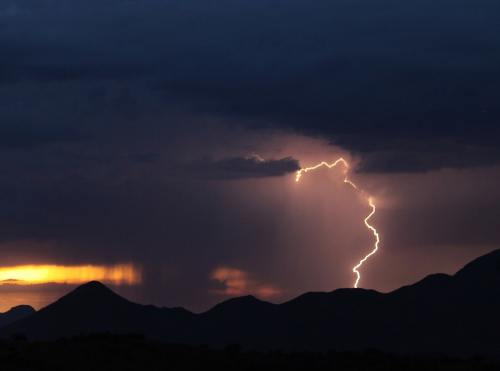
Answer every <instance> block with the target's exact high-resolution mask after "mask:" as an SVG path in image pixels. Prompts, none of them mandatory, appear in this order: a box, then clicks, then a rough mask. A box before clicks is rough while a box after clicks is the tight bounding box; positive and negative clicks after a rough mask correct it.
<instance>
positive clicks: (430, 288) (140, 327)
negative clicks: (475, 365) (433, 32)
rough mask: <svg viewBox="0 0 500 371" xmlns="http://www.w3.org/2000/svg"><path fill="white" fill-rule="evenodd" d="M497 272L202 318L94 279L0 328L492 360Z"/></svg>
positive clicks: (483, 263)
mask: <svg viewBox="0 0 500 371" xmlns="http://www.w3.org/2000/svg"><path fill="white" fill-rule="evenodd" d="M498 267H500V250H496V251H494V252H492V253H490V254H486V255H484V256H482V257H479V258H478V259H475V260H474V261H472V262H470V263H469V264H467V265H465V266H464V268H462V269H460V270H459V271H458V272H457V273H456V274H454V275H451V276H450V275H445V274H433V275H429V276H427V277H425V278H423V279H422V280H420V281H418V282H416V283H414V284H412V285H408V286H404V287H401V288H399V289H397V290H394V291H392V292H390V293H380V292H377V291H375V290H366V289H338V290H335V291H332V292H311V293H305V294H303V295H300V296H298V297H296V298H294V299H292V300H289V301H287V302H284V303H281V304H272V303H268V302H266V301H262V300H259V299H257V298H255V297H253V296H244V297H239V298H232V299H229V300H226V301H224V302H222V303H219V304H217V305H215V306H214V307H212V308H211V309H209V310H207V311H206V312H203V313H200V314H195V313H192V312H189V311H188V310H185V309H183V308H158V307H155V306H151V305H141V304H137V303H133V302H131V301H128V300H127V299H125V298H122V297H121V296H119V295H118V294H116V293H114V292H113V291H112V290H110V289H109V288H107V287H106V286H105V285H103V284H101V283H99V282H89V283H87V284H85V285H82V286H80V287H78V288H77V289H75V290H74V291H72V292H71V293H69V294H68V295H66V296H64V297H62V298H61V299H59V300H57V301H56V302H54V303H52V304H51V305H49V306H47V307H45V308H43V309H41V310H40V311H38V312H36V313H34V314H32V315H30V316H28V317H26V318H23V319H20V320H19V321H16V322H14V323H11V324H9V325H7V326H6V327H4V328H2V329H0V335H1V336H9V334H13V333H24V334H26V335H27V336H28V337H29V338H33V339H53V338H58V337H65V336H74V335H79V334H85V333H96V332H111V333H141V334H144V335H146V336H149V337H152V338H159V339H163V340H167V341H169V342H179V343H186V344H197V345H199V344H208V345H215V346H218V345H227V344H232V343H239V344H242V345H245V346H249V347H254V348H286V349H306V350H327V349H336V350H356V349H366V348H378V349H381V350H387V351H395V352H443V353H446V354H448V353H450V354H461V355H462V354H464V353H467V354H469V353H471V354H476V353H488V354H490V353H496V354H498V355H500V346H499V342H498V340H497V333H498V330H500V320H499V319H497V313H500V295H499V293H500V270H499V269H498Z"/></svg>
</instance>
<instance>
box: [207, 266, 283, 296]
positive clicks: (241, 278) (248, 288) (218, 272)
mask: <svg viewBox="0 0 500 371" xmlns="http://www.w3.org/2000/svg"><path fill="white" fill-rule="evenodd" d="M210 278H211V279H212V280H214V281H217V282H219V283H220V284H222V286H223V287H222V288H219V289H216V290H214V291H213V292H214V293H215V294H218V295H221V296H231V297H232V296H242V295H255V296H258V297H260V298H263V299H270V298H275V297H279V296H281V295H283V291H282V290H281V289H279V288H277V287H275V286H273V285H270V284H265V283H262V282H259V281H257V280H255V279H252V277H251V276H250V274H248V273H247V272H245V271H243V270H240V269H236V268H230V267H219V268H217V269H215V270H214V271H213V272H212V274H211V276H210Z"/></svg>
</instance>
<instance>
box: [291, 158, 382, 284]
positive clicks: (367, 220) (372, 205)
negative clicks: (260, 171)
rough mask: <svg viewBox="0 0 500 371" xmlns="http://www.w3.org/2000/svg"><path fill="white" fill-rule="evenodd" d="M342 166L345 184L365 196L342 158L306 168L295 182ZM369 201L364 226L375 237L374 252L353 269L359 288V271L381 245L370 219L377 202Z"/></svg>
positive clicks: (300, 172)
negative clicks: (351, 178) (323, 168)
mask: <svg viewBox="0 0 500 371" xmlns="http://www.w3.org/2000/svg"><path fill="white" fill-rule="evenodd" d="M338 165H342V166H343V167H344V183H345V184H347V185H348V186H350V187H351V188H353V189H354V190H355V191H356V192H358V193H360V194H362V195H365V192H364V191H363V190H361V189H359V188H358V186H357V185H356V184H355V183H354V182H352V181H351V180H350V179H349V163H348V162H347V161H346V160H345V159H344V158H342V157H340V158H339V159H337V160H336V161H335V162H332V163H328V162H325V161H322V162H320V163H319V164H316V165H314V166H311V167H305V168H302V169H300V170H298V171H297V173H296V176H295V181H296V182H297V183H298V182H299V181H300V179H301V178H302V177H303V176H304V174H307V173H308V172H310V171H314V170H317V169H319V168H321V167H327V168H328V169H333V168H334V167H336V166H338ZM367 201H368V206H370V209H371V211H370V213H369V214H368V216H367V217H366V218H365V219H364V224H365V226H366V228H367V229H368V230H369V231H370V232H371V233H372V234H373V237H374V240H375V242H374V244H373V248H372V250H371V251H370V252H369V253H368V254H366V255H365V256H364V257H363V258H362V259H361V260H360V261H359V262H358V264H356V265H355V266H354V267H353V268H352V272H353V273H354V274H355V275H356V279H355V281H354V284H353V287H354V288H358V285H359V281H360V280H361V273H360V271H359V269H360V268H361V267H362V266H363V264H364V263H365V262H366V261H367V260H368V259H369V258H370V257H371V256H372V255H375V254H376V253H377V251H378V250H379V244H380V235H379V233H378V231H377V229H376V228H375V227H374V226H373V225H371V224H370V219H371V218H372V217H373V216H374V215H375V213H376V212H377V207H376V206H375V202H374V201H373V198H372V197H370V196H368V198H367Z"/></svg>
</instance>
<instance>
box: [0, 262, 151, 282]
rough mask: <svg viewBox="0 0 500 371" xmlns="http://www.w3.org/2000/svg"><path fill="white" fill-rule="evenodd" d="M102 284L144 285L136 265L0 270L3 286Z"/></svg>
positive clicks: (37, 266)
mask: <svg viewBox="0 0 500 371" xmlns="http://www.w3.org/2000/svg"><path fill="white" fill-rule="evenodd" d="M88 281H102V282H104V283H109V284H115V285H135V284H138V283H141V281H142V277H141V271H140V269H138V268H137V267H136V266H134V265H133V264H116V265H108V266H106V265H75V266H65V265H18V266H12V267H0V284H19V285H29V284H43V283H62V284H82V283H86V282H88Z"/></svg>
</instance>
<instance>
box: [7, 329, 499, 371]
mask: <svg viewBox="0 0 500 371" xmlns="http://www.w3.org/2000/svg"><path fill="white" fill-rule="evenodd" d="M499 368H500V362H499V361H496V360H492V359H483V358H477V357H476V358H468V359H460V358H449V357H440V356H427V357H423V356H420V357H410V356H395V355H390V354H386V353H382V352H379V351H375V350H366V351H359V352H335V351H329V352H287V351H279V350H274V351H252V350H246V349H244V348H242V347H241V346H239V345H229V346H226V347H223V348H211V347H208V346H186V345H176V344H170V343H166V342H160V341H153V340H148V339H146V338H145V337H144V336H141V335H113V334H96V335H86V336H77V337H73V338H67V339H60V340H54V341H47V342H30V341H27V340H26V338H25V337H23V336H22V335H17V336H13V337H12V338H11V339H9V340H3V341H1V342H0V369H1V370H2V371H10V370H47V371H48V370H50V371H57V370H74V371H78V370H85V371H88V370H110V371H112V370H120V371H123V370H141V371H149V370H176V371H184V370H186V371H187V370H210V369H214V370H218V371H225V370H228V371H229V370H230V371H250V370H259V371H262V370H263V371H266V370H270V371H271V370H272V371H277V370H308V371H310V370H335V371H344V370H345V371H347V370H349V371H350V370H370V371H391V370H397V371H405V370H415V371H422V370H436V371H439V370H443V371H445V370H456V371H462V370H463V371H471V370H474V371H482V370H492V371H493V370H498V369H499Z"/></svg>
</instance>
